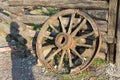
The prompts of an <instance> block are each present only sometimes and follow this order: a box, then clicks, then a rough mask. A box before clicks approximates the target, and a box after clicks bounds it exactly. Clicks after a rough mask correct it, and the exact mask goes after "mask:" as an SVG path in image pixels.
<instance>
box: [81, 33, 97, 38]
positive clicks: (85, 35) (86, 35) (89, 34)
mask: <svg viewBox="0 0 120 80" xmlns="http://www.w3.org/2000/svg"><path fill="white" fill-rule="evenodd" d="M94 34H95V33H94V31H92V32H90V33H88V34H84V35H82V36H80V37H82V38H87V37H88V36H92V35H94Z"/></svg>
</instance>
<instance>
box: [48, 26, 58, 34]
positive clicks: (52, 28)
mask: <svg viewBox="0 0 120 80" xmlns="http://www.w3.org/2000/svg"><path fill="white" fill-rule="evenodd" d="M50 27H51V28H52V29H53V30H54V31H55V32H56V33H58V32H59V31H58V30H57V29H56V28H55V27H54V26H53V25H51V24H50Z"/></svg>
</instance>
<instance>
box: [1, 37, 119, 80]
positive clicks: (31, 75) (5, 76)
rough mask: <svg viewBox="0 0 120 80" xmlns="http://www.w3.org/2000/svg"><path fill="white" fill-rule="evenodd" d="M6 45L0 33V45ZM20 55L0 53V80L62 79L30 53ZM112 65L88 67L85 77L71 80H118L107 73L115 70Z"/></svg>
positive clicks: (19, 52)
mask: <svg viewBox="0 0 120 80" xmlns="http://www.w3.org/2000/svg"><path fill="white" fill-rule="evenodd" d="M7 45H8V43H7V42H6V39H5V37H4V36H1V35H0V47H2V46H7ZM21 55H22V52H21V51H19V50H14V51H8V52H1V53H0V80H63V78H62V79H61V78H60V76H59V75H55V74H53V73H48V72H47V71H46V70H45V69H44V68H40V67H39V66H37V63H36V61H37V60H36V58H35V57H33V56H32V55H29V56H28V57H26V58H23V57H21ZM112 67H113V66H111V65H109V64H106V65H102V66H100V67H98V68H97V69H96V68H93V67H90V68H89V74H88V76H87V77H85V78H83V79H81V78H79V76H77V77H73V79H71V80H120V77H115V76H112V75H111V74H110V75H109V73H110V71H112V72H113V71H115V70H114V69H113V68H112ZM64 80H68V78H66V79H64Z"/></svg>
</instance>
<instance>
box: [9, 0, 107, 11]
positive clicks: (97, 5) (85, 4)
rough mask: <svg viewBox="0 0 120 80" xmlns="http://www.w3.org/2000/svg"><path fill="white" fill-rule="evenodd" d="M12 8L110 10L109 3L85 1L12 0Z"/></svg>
mask: <svg viewBox="0 0 120 80" xmlns="http://www.w3.org/2000/svg"><path fill="white" fill-rule="evenodd" d="M9 5H10V6H45V7H47V6H51V7H57V8H82V9H108V3H107V1H84V0H44V1H43V0H10V1H9Z"/></svg>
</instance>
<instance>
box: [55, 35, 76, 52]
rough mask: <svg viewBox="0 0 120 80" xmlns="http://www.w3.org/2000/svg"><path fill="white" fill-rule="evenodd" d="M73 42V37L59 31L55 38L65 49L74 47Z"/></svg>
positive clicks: (59, 46)
mask: <svg viewBox="0 0 120 80" xmlns="http://www.w3.org/2000/svg"><path fill="white" fill-rule="evenodd" d="M73 42H74V40H73V37H72V36H71V35H70V34H67V33H59V34H58V35H57V37H56V38H55V45H56V46H57V47H58V48H61V49H63V50H67V49H69V48H72V47H73Z"/></svg>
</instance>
